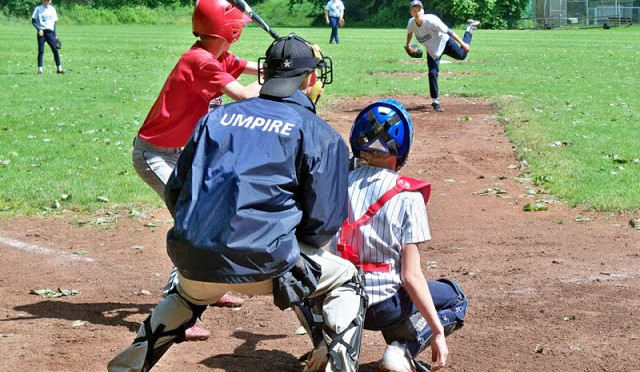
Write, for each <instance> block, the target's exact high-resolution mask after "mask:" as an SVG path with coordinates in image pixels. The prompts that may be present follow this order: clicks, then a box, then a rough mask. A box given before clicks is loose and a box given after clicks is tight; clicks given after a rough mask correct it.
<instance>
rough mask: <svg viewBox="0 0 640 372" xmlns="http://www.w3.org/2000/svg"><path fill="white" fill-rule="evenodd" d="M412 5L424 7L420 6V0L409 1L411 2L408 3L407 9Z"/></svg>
mask: <svg viewBox="0 0 640 372" xmlns="http://www.w3.org/2000/svg"><path fill="white" fill-rule="evenodd" d="M414 6H419V7H420V8H423V9H424V7H423V6H422V1H420V0H413V1H411V4H409V9H411V8H413V7H414Z"/></svg>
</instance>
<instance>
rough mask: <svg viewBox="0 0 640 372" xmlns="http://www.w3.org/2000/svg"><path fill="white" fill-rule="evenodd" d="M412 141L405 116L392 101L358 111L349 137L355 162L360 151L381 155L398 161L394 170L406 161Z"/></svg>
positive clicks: (376, 103) (404, 111) (377, 102)
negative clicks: (380, 152) (393, 156)
mask: <svg viewBox="0 0 640 372" xmlns="http://www.w3.org/2000/svg"><path fill="white" fill-rule="evenodd" d="M412 140H413V126H412V125H411V118H410V117H409V113H408V112H407V110H406V109H405V108H404V106H402V104H401V103H400V102H398V101H396V100H395V99H393V98H387V99H382V100H378V101H375V102H374V103H372V104H370V105H369V106H367V107H365V108H364V109H363V110H362V111H360V113H359V114H358V116H357V117H356V120H355V121H354V122H353V126H352V127H351V135H350V136H349V143H350V144H351V151H352V152H353V155H354V156H355V157H356V158H359V157H360V151H363V150H369V151H382V152H386V153H388V154H391V155H395V156H397V157H398V164H397V168H400V167H402V166H403V165H404V163H405V162H406V161H407V157H408V156H409V149H410V148H411V141H412Z"/></svg>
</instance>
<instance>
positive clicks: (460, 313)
mask: <svg viewBox="0 0 640 372" xmlns="http://www.w3.org/2000/svg"><path fill="white" fill-rule="evenodd" d="M438 281H441V282H444V283H447V284H449V285H450V286H451V287H452V288H453V289H454V291H455V293H456V299H455V304H453V305H452V306H450V307H447V308H444V309H440V310H438V318H439V319H440V323H441V324H442V327H443V328H444V334H445V336H448V335H450V334H451V333H453V332H454V331H455V330H457V329H459V328H461V327H462V326H463V325H464V316H465V313H466V311H467V298H466V296H465V294H464V292H463V291H462V288H460V286H459V285H458V283H456V282H454V281H452V280H449V279H438ZM382 335H383V336H384V339H385V341H386V342H387V344H389V345H390V344H391V343H392V342H393V341H399V342H402V343H405V344H406V349H407V352H408V353H409V354H410V355H411V356H412V357H416V356H417V355H418V354H420V353H421V352H422V351H424V349H426V348H427V347H428V346H429V343H430V342H431V337H432V336H433V331H432V330H431V328H430V327H429V326H428V325H427V321H426V320H425V319H424V317H423V316H422V314H420V312H416V313H415V314H413V315H411V316H410V317H409V318H406V319H404V320H401V321H400V322H398V323H396V324H393V325H391V326H389V327H387V328H385V329H383V330H382Z"/></svg>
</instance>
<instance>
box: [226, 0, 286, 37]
mask: <svg viewBox="0 0 640 372" xmlns="http://www.w3.org/2000/svg"><path fill="white" fill-rule="evenodd" d="M227 1H229V3H230V4H231V5H233V6H235V7H236V8H238V9H240V10H241V11H242V13H244V14H246V15H247V16H249V18H251V20H252V21H254V22H255V23H257V24H258V26H260V27H262V29H263V30H265V31H267V32H268V33H269V35H271V37H272V38H274V39H275V40H278V39H280V36H278V34H277V33H276V32H275V31H273V30H272V29H271V27H269V25H268V24H267V23H266V22H265V21H263V20H262V18H260V16H259V15H258V14H256V12H254V11H253V9H251V7H250V6H249V4H247V2H246V1H244V0H227Z"/></svg>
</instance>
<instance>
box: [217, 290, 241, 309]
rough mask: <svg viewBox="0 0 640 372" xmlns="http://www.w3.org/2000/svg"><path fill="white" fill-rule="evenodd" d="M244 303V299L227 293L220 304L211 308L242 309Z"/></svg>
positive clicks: (219, 301) (221, 298)
mask: <svg viewBox="0 0 640 372" xmlns="http://www.w3.org/2000/svg"><path fill="white" fill-rule="evenodd" d="M243 303H244V299H242V298H240V297H238V296H234V295H232V294H230V293H225V294H224V296H222V297H220V299H219V300H218V302H216V303H215V304H212V305H211V306H215V307H241V306H242V304H243Z"/></svg>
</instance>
